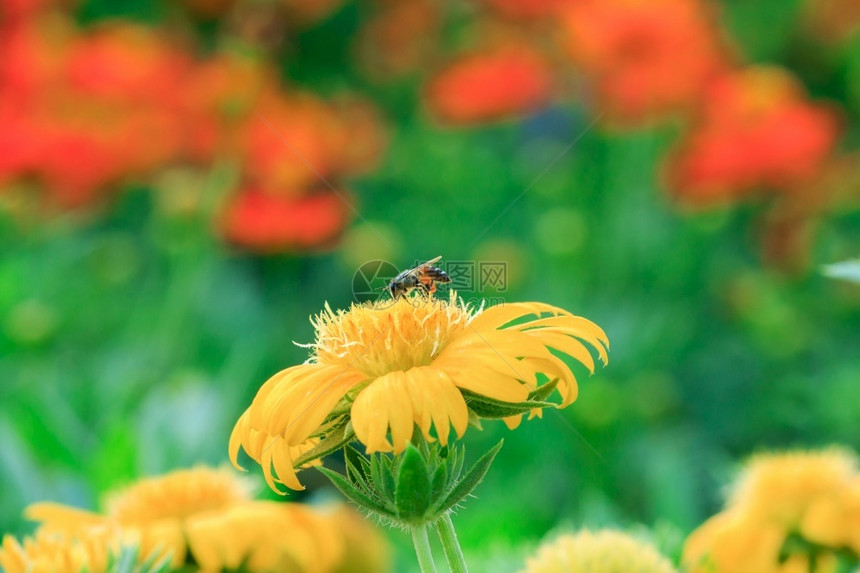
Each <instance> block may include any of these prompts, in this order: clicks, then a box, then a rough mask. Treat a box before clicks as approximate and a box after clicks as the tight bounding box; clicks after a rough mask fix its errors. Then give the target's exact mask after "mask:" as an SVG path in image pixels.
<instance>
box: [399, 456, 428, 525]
mask: <svg viewBox="0 0 860 573" xmlns="http://www.w3.org/2000/svg"><path fill="white" fill-rule="evenodd" d="M394 505H395V506H396V507H397V515H398V516H399V517H400V518H401V519H403V520H406V521H414V520H416V519H421V518H422V517H423V516H424V514H425V513H426V511H427V508H429V507H430V475H429V473H428V471H427V463H426V462H425V461H424V456H422V455H421V453H420V452H419V451H418V449H416V448H415V446H413V445H412V444H409V445H408V446H407V447H406V450H405V451H404V452H403V454H401V456H400V465H399V467H398V469H397V489H395V490H394Z"/></svg>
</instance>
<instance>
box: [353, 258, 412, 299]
mask: <svg viewBox="0 0 860 573" xmlns="http://www.w3.org/2000/svg"><path fill="white" fill-rule="evenodd" d="M398 274H400V271H398V270H397V267H395V266H394V265H392V264H391V263H389V262H388V261H382V260H374V261H367V262H366V263H364V264H362V265H361V266H360V267H358V269H356V271H355V274H354V275H352V296H353V298H355V300H356V302H359V303H363V302H373V303H375V304H374V306H375V307H376V308H386V307H388V306H390V305H392V304H394V299H393V298H392V297H391V293H389V292H388V283H390V282H391V279H393V278H394V277H396V276H397V275H398Z"/></svg>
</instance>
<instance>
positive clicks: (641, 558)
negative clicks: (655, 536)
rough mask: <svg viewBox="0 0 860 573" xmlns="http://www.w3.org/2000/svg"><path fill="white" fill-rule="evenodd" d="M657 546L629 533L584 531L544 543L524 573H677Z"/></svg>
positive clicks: (528, 562)
mask: <svg viewBox="0 0 860 573" xmlns="http://www.w3.org/2000/svg"><path fill="white" fill-rule="evenodd" d="M675 571H676V570H675V568H674V567H673V566H672V564H671V563H670V562H669V560H668V559H667V558H666V557H664V556H663V555H661V554H660V552H658V551H657V549H655V548H654V547H653V546H651V545H649V544H648V543H645V542H644V541H640V540H638V539H636V538H634V537H632V536H630V535H628V534H626V533H622V532H620V531H613V530H610V529H605V530H602V531H595V532H592V531H588V530H582V531H580V532H578V533H576V534H567V535H562V536H560V537H558V538H557V539H555V540H553V541H550V542H549V543H544V544H543V545H542V546H541V547H540V548H539V549H538V551H537V553H536V554H535V555H534V557H531V558H529V559H528V560H527V561H526V567H525V569H524V570H523V572H522V573H675Z"/></svg>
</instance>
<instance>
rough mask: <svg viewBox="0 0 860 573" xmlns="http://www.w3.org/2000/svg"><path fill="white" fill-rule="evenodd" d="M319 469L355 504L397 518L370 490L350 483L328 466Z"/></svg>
mask: <svg viewBox="0 0 860 573" xmlns="http://www.w3.org/2000/svg"><path fill="white" fill-rule="evenodd" d="M317 469H318V470H319V471H321V472H322V473H323V475H325V476H326V477H327V478H328V479H329V480H330V481H331V483H332V484H334V487H336V488H337V489H338V490H339V491H340V493H342V494H343V495H345V496H346V497H347V499H349V500H350V501H351V502H353V503H354V504H356V505H358V506H359V507H361V508H363V509H366V510H368V511H371V512H373V513H376V514H378V515H381V516H384V517H388V518H392V519H396V516H395V515H394V514H393V513H392V512H391V511H390V510H389V509H388V508H387V507H385V506H384V505H382V504H381V503H379V502H378V501H377V500H376V499H374V497H373V496H372V495H371V494H369V493H368V492H365V491H362V490H361V489H359V488H358V487H356V486H355V485H353V484H352V483H350V481H349V480H348V479H347V478H345V477H344V476H342V475H340V474H339V473H337V472H335V471H332V470H330V469H328V468H324V467H318V468H317Z"/></svg>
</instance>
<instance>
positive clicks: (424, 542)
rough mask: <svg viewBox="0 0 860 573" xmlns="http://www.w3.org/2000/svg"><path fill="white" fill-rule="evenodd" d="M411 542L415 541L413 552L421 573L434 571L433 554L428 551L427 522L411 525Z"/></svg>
mask: <svg viewBox="0 0 860 573" xmlns="http://www.w3.org/2000/svg"><path fill="white" fill-rule="evenodd" d="M412 542H413V543H415V554H416V555H417V556H418V565H419V567H421V573H436V566H435V565H434V564H433V554H432V553H431V552H430V538H429V537H427V524H426V523H425V524H422V525H413V526H412Z"/></svg>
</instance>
